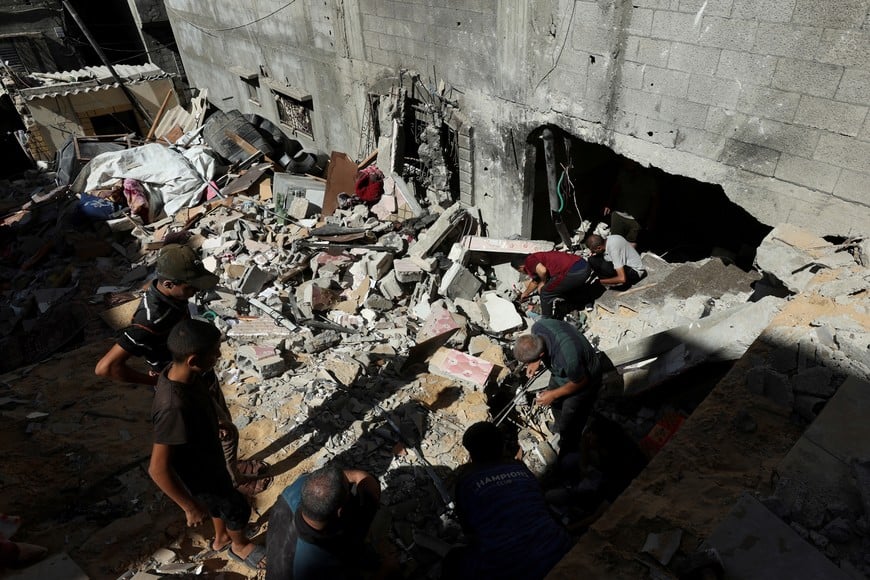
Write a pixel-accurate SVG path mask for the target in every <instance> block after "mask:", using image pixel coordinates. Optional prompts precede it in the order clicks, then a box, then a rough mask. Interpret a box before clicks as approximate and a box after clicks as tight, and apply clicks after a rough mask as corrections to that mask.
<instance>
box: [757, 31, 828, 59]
mask: <svg viewBox="0 0 870 580" xmlns="http://www.w3.org/2000/svg"><path fill="white" fill-rule="evenodd" d="M821 37H822V29H821V28H817V27H815V26H796V25H794V24H782V23H779V22H759V23H758V32H757V33H756V35H755V45H754V46H753V47H752V52H754V53H756V54H770V55H774V56H787V57H790V58H801V59H805V60H817V59H816V58H815V54H816V51H817V49H818V46H819V40H820V39H821Z"/></svg>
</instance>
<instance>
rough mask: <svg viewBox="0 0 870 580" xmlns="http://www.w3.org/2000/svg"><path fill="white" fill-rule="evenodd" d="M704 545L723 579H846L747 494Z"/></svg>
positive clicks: (818, 553) (841, 572) (831, 564)
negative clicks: (711, 551)
mask: <svg viewBox="0 0 870 580" xmlns="http://www.w3.org/2000/svg"><path fill="white" fill-rule="evenodd" d="M707 544H708V545H710V546H711V547H713V548H715V549H716V550H717V551H718V552H719V555H720V557H721V559H722V563H723V565H724V567H725V577H726V578H741V579H742V580H756V579H757V580H768V579H769V578H793V579H794V580H804V579H806V580H810V579H816V578H830V579H831V580H834V579H842V580H847V579H848V578H849V577H848V575H846V574H845V573H844V572H843V571H841V570H840V569H839V568H837V566H835V565H834V564H833V563H832V562H831V561H830V560H828V559H827V558H826V557H825V556H824V555H822V554H821V553H820V552H819V551H818V550H816V549H815V548H814V547H813V546H811V545H810V544H808V543H807V542H806V541H804V540H803V539H801V538H800V536H798V535H797V533H795V531H794V530H792V529H791V528H790V527H789V526H787V525H786V524H785V523H783V522H782V520H780V519H779V518H778V517H776V516H775V515H773V514H772V513H771V512H770V511H769V510H768V509H767V508H765V507H764V506H763V505H762V504H761V503H760V502H759V501H758V500H756V499H755V498H753V497H752V496H750V495H748V494H745V495H743V496H741V498H740V499H739V500H738V501H737V503H736V504H735V506H734V508H733V510H732V511H731V514H730V515H729V516H728V517H727V518H726V519H725V520H724V521H723V522H722V523H720V524H719V527H717V528H716V530H715V531H714V532H713V534H712V535H711V536H710V537H709V538H708V539H707ZM771 554H776V557H775V558H774V557H771Z"/></svg>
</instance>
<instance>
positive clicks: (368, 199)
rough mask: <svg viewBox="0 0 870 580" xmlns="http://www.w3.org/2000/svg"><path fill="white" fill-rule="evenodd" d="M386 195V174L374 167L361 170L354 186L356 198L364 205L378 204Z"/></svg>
mask: <svg viewBox="0 0 870 580" xmlns="http://www.w3.org/2000/svg"><path fill="white" fill-rule="evenodd" d="M383 193H384V174H383V173H381V170H380V169H378V168H377V167H376V166H374V165H369V166H368V167H366V168H365V169H362V170H360V172H359V173H358V177H357V179H356V185H355V186H354V196H355V197H356V198H357V199H359V200H360V201H362V202H364V203H369V204H371V203H377V202H378V200H380V199H381V195H382V194H383Z"/></svg>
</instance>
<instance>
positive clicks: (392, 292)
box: [378, 271, 405, 300]
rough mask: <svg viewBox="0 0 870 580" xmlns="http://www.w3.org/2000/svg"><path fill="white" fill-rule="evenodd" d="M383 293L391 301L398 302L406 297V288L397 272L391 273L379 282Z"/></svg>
mask: <svg viewBox="0 0 870 580" xmlns="http://www.w3.org/2000/svg"><path fill="white" fill-rule="evenodd" d="M378 288H379V289H380V291H381V293H382V294H383V295H384V296H386V297H387V298H389V299H390V300H398V299H400V298H402V296H404V295H405V288H404V287H403V286H402V284H401V282H399V280H398V278H397V276H396V272H395V271H390V272H388V273H387V274H386V275H385V276H384V277H383V278H381V279H380V280H379V281H378Z"/></svg>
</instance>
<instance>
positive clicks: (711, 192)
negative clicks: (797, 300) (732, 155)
mask: <svg viewBox="0 0 870 580" xmlns="http://www.w3.org/2000/svg"><path fill="white" fill-rule="evenodd" d="M549 128H550V130H551V131H552V132H553V135H554V146H555V147H554V153H555V166H556V167H555V181H556V186H557V188H556V189H557V190H558V191H557V195H556V196H555V198H554V205H555V206H556V209H558V208H559V207H560V206H561V208H562V211H561V216H562V219H563V221H564V223H565V224H566V226H567V229H568V231H569V232H570V233H571V234H572V235H574V234H576V233H578V228H580V227H581V225H583V222H584V220H589V221H590V222H591V227H592V228H594V227H595V226H596V224H597V223H598V222H599V221H603V222H605V223H609V222H610V221H611V220H612V219H614V217H613V213H612V212H611V213H610V214H609V215H605V208H611V209H620V207H619V206H622V210H623V211H624V212H627V213H630V214H632V215H634V214H638V215H636V216H635V217H637V218H638V221H639V222H640V224H641V226H642V229H641V231H640V234H639V236H638V247H639V248H640V249H641V250H643V251H652V252H655V253H657V254H659V255H661V256H662V257H664V258H665V259H666V260H668V261H671V262H683V261H690V260H699V259H702V258H705V257H708V256H711V255H716V256H720V257H723V258H725V259H730V260H731V261H733V262H734V263H736V264H737V265H739V266H741V267H742V268H749V267H751V265H752V262H753V260H754V259H755V250H756V248H757V247H758V245H759V244H760V243H761V240H762V239H763V238H764V236H765V235H767V233H768V232H770V230H771V228H770V227H769V226H767V225H765V224H763V223H761V222H759V221H758V220H756V219H755V218H754V217H752V216H751V215H750V214H749V213H748V212H747V211H746V210H744V209H743V208H741V207H740V206H738V205H737V204H735V203H733V202H731V200H729V199H728V198H727V196H726V195H725V192H724V190H723V189H722V187H721V186H719V185H715V184H710V183H704V182H701V181H697V180H695V179H691V178H689V177H684V176H681V175H672V174H669V173H666V172H664V171H662V170H660V169H658V168H656V167H652V166H651V167H643V166H641V165H640V164H638V163H635V162H633V161H631V160H630V159H628V158H626V157H623V156H621V155H619V154H617V153H615V152H614V151H612V150H611V149H609V148H608V147H605V146H604V145H598V144H595V143H587V142H585V141H583V140H581V139H578V138H576V137H574V136H572V135H570V134H569V133H566V132H565V131H562V130H561V129H559V128H558V127H549ZM545 129H546V127H540V128H539V129H536V130H535V131H533V132H532V133H531V134H530V135H529V139H528V146H529V148H530V149H531V151H530V155H529V164H530V171H529V172H528V174H527V175H528V178H527V183H526V195H527V196H529V197H531V200H532V219H531V232H530V234H531V237H532V238H533V239H546V240H553V241H559V235H558V232H557V230H556V227H555V226H554V223H553V219H552V218H551V215H550V208H551V204H550V193H549V189H548V178H547V165H546V160H545V154H544V142H543V140H542V138H541V137H542V134H543V132H544V130H545ZM617 219H618V218H617ZM579 233H580V236H581V239H582V237H583V234H584V233H585V232H579Z"/></svg>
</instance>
